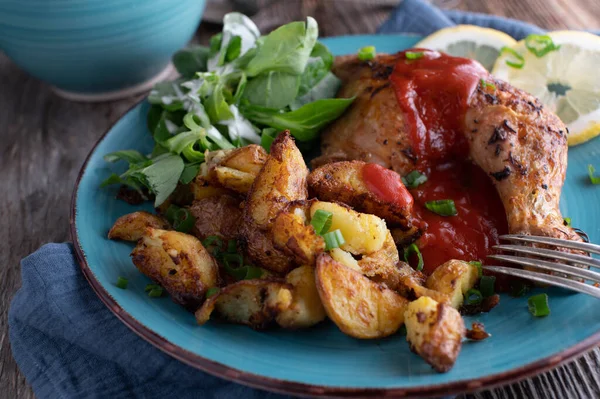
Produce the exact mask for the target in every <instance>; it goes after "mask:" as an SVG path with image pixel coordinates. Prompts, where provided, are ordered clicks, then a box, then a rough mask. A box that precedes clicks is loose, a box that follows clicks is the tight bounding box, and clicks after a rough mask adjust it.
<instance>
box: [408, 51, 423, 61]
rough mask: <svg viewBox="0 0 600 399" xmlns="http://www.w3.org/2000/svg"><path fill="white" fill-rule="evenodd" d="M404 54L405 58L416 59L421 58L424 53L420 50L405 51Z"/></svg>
mask: <svg viewBox="0 0 600 399" xmlns="http://www.w3.org/2000/svg"><path fill="white" fill-rule="evenodd" d="M404 56H405V57H406V59H407V60H418V59H419V58H423V57H424V56H425V53H423V52H422V51H406V52H405V53H404Z"/></svg>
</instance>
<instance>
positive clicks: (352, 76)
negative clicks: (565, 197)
mask: <svg viewBox="0 0 600 399" xmlns="http://www.w3.org/2000/svg"><path fill="white" fill-rule="evenodd" d="M430 53H432V54H433V53H435V54H433V55H429V54H428V55H427V56H430V57H431V58H435V57H446V58H448V59H450V58H454V57H449V56H446V55H440V54H439V53H436V52H430ZM436 54H437V55H436ZM404 57H405V53H398V54H394V55H387V54H381V55H378V56H377V57H376V58H375V59H374V60H372V61H369V62H364V61H360V60H358V59H357V57H355V56H345V57H338V59H337V60H336V64H335V66H334V73H335V74H336V75H337V76H338V77H339V78H340V79H341V80H342V82H343V86H342V88H341V90H340V92H339V93H338V95H339V96H340V97H351V96H356V99H355V101H354V103H353V104H352V106H351V107H350V108H349V109H348V110H347V111H346V114H345V115H344V116H343V117H342V118H339V119H338V120H337V121H336V122H334V123H333V124H332V125H330V127H329V128H328V129H327V131H325V132H324V134H323V135H322V155H321V156H320V157H319V158H316V159H315V160H314V161H313V166H319V165H323V164H325V163H329V162H334V161H347V160H361V161H366V162H374V163H378V164H380V165H382V166H384V167H387V168H391V169H393V170H394V171H396V172H398V173H399V174H400V175H403V176H404V175H406V174H408V173H409V172H411V171H413V170H415V169H420V170H424V169H426V168H425V166H427V165H426V164H423V161H424V159H423V157H422V155H420V154H419V151H417V149H418V148H417V146H418V145H419V143H415V138H414V137H415V136H414V135H413V134H411V133H410V129H411V128H413V127H411V119H410V117H411V115H409V113H407V112H406V109H403V108H402V106H401V105H402V104H401V103H399V100H398V98H399V97H398V96H400V95H403V94H404V93H397V91H400V90H399V86H398V85H394V80H393V78H394V73H396V72H395V69H394V68H395V67H396V64H397V63H398V62H399V61H403V60H404ZM407 58H408V57H407ZM465 61H466V60H465ZM469 62H471V61H469ZM471 63H473V64H477V63H475V62H471ZM407 65H408V64H407ZM407 65H403V67H404V68H405V70H406V68H408V69H409V70H410V65H408V66H407ZM414 65H415V68H416V67H417V65H419V64H418V63H415V64H414ZM478 68H480V69H478ZM473 70H474V71H475V72H476V74H477V75H476V76H474V77H471V78H472V79H471V81H472V82H475V84H474V85H473V86H472V88H471V90H470V91H469V95H468V96H467V97H465V107H464V108H463V111H464V112H462V113H461V114H460V115H458V119H459V120H460V125H457V126H460V128H459V129H458V130H459V132H458V133H457V134H458V135H460V136H461V137H459V138H456V140H458V139H460V140H462V142H464V145H465V146H466V147H465V148H466V153H465V158H467V159H469V160H470V161H471V162H473V163H474V164H475V165H477V166H479V167H480V168H481V169H482V170H483V171H484V172H485V173H486V174H488V175H489V177H490V179H491V180H492V182H493V184H494V186H495V188H496V190H497V192H498V194H499V197H500V199H501V200H502V203H503V205H504V209H505V212H506V217H507V221H508V228H509V232H510V233H514V234H531V235H540V236H548V237H557V238H563V239H569V240H577V241H579V240H581V239H580V237H579V236H578V235H577V234H576V233H575V232H574V231H573V230H572V229H571V228H570V227H567V226H565V225H564V223H563V217H562V215H561V213H560V210H559V200H560V194H561V190H562V186H563V183H564V179H565V174H566V168H567V134H568V130H567V128H566V126H565V125H564V124H563V123H562V122H561V120H560V119H559V118H558V117H557V116H556V115H554V114H553V113H552V112H550V111H548V110H547V109H546V108H544V106H543V105H542V104H541V102H540V101H539V100H538V99H536V98H535V97H533V96H532V95H530V94H528V93H525V92H524V91H522V90H519V89H517V88H515V87H512V86H511V85H509V84H508V83H506V82H503V81H500V80H497V79H495V78H494V77H493V76H491V75H489V74H488V73H487V72H485V70H484V69H483V68H482V67H481V66H480V65H479V64H477V65H475V66H474V69H473ZM415 74H417V72H415ZM423 76H424V75H423ZM421 78H422V76H421ZM473 79H475V80H473ZM441 86H442V87H444V84H442V85H441ZM406 87H411V86H410V85H408V86H406ZM407 97H408V100H407V101H411V102H412V101H417V100H418V99H416V100H415V98H413V97H414V96H413V97H411V96H410V95H407ZM411 104H412V103H411ZM417 116H419V115H417ZM420 116H421V117H426V115H420ZM446 139H447V138H443V137H437V138H434V139H432V140H433V141H432V144H431V145H432V146H434V147H435V146H440V145H441V146H443V145H444V140H446ZM454 139H455V138H453V140H454ZM425 157H427V156H426V155H425ZM433 161H434V162H437V161H438V159H433Z"/></svg>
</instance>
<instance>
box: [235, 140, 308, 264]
mask: <svg viewBox="0 0 600 399" xmlns="http://www.w3.org/2000/svg"><path fill="white" fill-rule="evenodd" d="M307 176H308V169H307V167H306V164H305V163H304V159H303V158H302V154H301V153H300V151H299V150H298V148H297V147H296V145H295V144H294V140H293V139H292V137H291V136H290V134H289V132H287V131H286V132H283V133H281V134H280V135H279V136H278V137H277V139H275V141H274V142H273V144H272V146H271V154H270V155H269V156H268V158H267V161H266V162H265V165H264V167H263V168H262V169H261V171H260V173H259V174H258V176H257V177H256V180H254V183H253V184H252V188H251V189H250V192H249V193H248V198H247V200H246V205H245V207H244V218H243V226H242V239H241V241H242V244H243V246H244V247H245V248H246V254H247V255H248V257H249V258H250V259H251V260H252V261H253V262H255V263H257V264H258V265H260V266H262V267H264V268H265V269H268V270H271V271H273V272H275V273H287V272H289V271H290V270H292V269H293V266H294V265H296V266H297V265H298V264H295V262H294V257H293V256H290V255H287V254H286V253H284V252H283V251H282V250H279V249H277V248H275V246H274V244H273V241H272V235H271V232H272V225H273V222H274V220H275V217H276V216H277V215H278V214H279V213H280V212H281V211H282V210H284V209H286V207H287V206H288V204H289V203H290V202H293V201H300V200H305V199H306V197H307V195H308V194H307V189H306V177H307Z"/></svg>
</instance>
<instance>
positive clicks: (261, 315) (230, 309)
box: [195, 279, 293, 329]
mask: <svg viewBox="0 0 600 399" xmlns="http://www.w3.org/2000/svg"><path fill="white" fill-rule="evenodd" d="M292 289H293V287H292V285H291V284H288V283H286V282H284V281H283V280H275V279H263V280H242V281H238V282H237V283H234V284H231V285H228V286H227V287H225V288H222V289H221V290H220V291H219V292H218V293H217V294H215V295H213V296H211V297H210V298H208V299H207V300H206V301H205V302H204V304H203V305H202V307H201V308H200V309H198V310H197V311H196V313H195V316H196V321H197V322H198V324H200V325H202V324H204V323H206V322H207V321H208V320H209V319H210V317H211V314H212V313H213V312H214V311H216V312H217V314H218V315H219V316H220V317H221V318H222V319H224V320H226V321H228V322H230V323H235V324H245V325H247V326H250V327H252V328H254V329H262V328H266V327H268V326H269V325H271V324H272V323H273V322H274V321H275V317H276V316H277V315H278V314H279V313H281V312H282V311H284V310H285V309H287V308H288V307H289V306H290V305H291V304H292Z"/></svg>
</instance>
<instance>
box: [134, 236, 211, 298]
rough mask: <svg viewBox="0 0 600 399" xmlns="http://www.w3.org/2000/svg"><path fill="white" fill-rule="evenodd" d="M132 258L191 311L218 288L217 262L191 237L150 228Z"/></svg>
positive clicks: (137, 265)
mask: <svg viewBox="0 0 600 399" xmlns="http://www.w3.org/2000/svg"><path fill="white" fill-rule="evenodd" d="M131 257H132V260H133V264H134V265H135V266H136V267H137V268H138V269H139V270H140V271H141V272H142V273H144V274H145V275H146V276H148V277H150V278H151V279H152V280H154V281H156V282H157V283H158V284H160V285H161V286H162V287H163V288H164V289H165V290H167V292H169V294H171V297H172V298H173V301H175V302H177V303H179V304H181V305H183V306H185V307H186V308H187V309H189V310H196V309H197V308H198V306H200V305H201V304H202V302H203V301H204V296H205V294H206V290H208V289H209V288H211V287H215V286H217V285H218V278H219V267H218V265H217V262H216V261H215V260H214V259H213V257H212V256H210V254H209V253H208V251H207V250H206V249H205V248H204V247H203V246H202V244H201V243H200V241H199V240H198V239H197V238H196V237H194V236H191V235H189V234H184V233H179V232H177V231H166V230H161V229H155V228H152V227H148V228H147V229H146V231H145V233H144V235H143V236H142V238H141V239H140V240H139V241H138V244H137V246H136V247H135V248H134V249H133V252H131Z"/></svg>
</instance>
